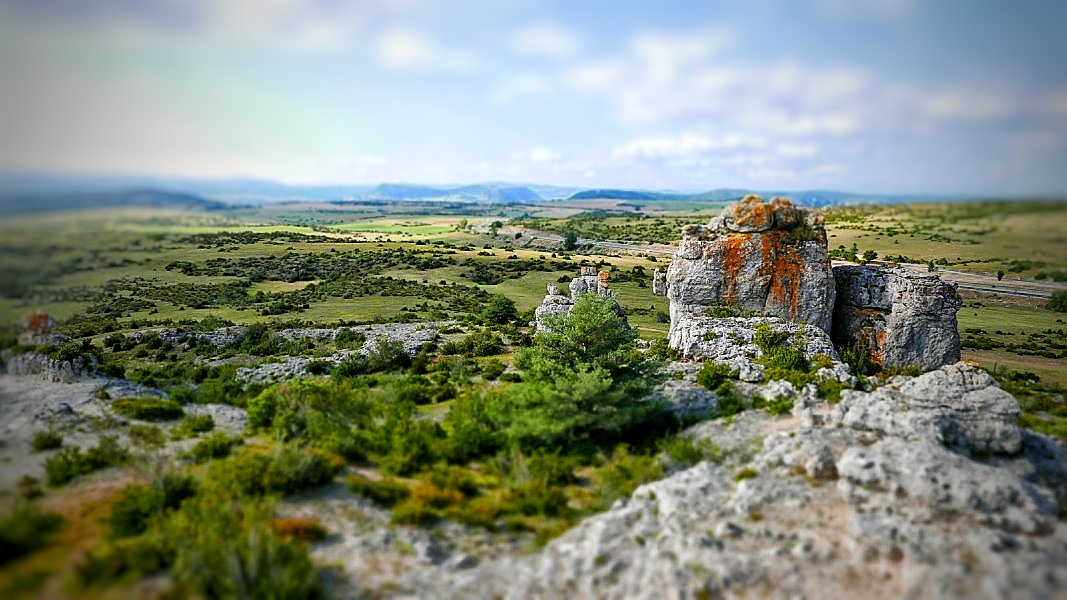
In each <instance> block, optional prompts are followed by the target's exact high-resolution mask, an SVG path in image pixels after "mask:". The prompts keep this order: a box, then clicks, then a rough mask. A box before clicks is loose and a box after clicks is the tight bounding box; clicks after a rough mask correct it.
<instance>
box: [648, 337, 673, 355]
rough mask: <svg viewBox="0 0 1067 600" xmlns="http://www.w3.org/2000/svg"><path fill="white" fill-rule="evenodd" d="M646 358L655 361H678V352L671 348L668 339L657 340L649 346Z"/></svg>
mask: <svg viewBox="0 0 1067 600" xmlns="http://www.w3.org/2000/svg"><path fill="white" fill-rule="evenodd" d="M645 357H646V358H651V359H655V360H678V351H677V350H675V349H674V348H671V347H670V345H669V344H668V343H667V338H656V339H654V340H652V343H651V344H649V345H648V350H647V351H646V352H645Z"/></svg>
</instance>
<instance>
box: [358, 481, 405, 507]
mask: <svg viewBox="0 0 1067 600" xmlns="http://www.w3.org/2000/svg"><path fill="white" fill-rule="evenodd" d="M348 489H349V490H351V491H352V493H353V494H356V495H357V496H363V497H364V498H369V499H371V500H373V501H375V502H377V503H378V504H380V505H382V506H384V507H386V508H392V507H393V506H395V505H396V504H397V503H399V502H402V501H404V500H407V498H408V497H409V496H411V490H410V489H409V488H408V487H407V486H406V485H404V484H402V483H399V482H397V481H396V480H395V479H393V478H391V477H384V478H382V479H378V480H374V479H371V478H369V477H364V476H363V475H352V476H351V477H349V478H348Z"/></svg>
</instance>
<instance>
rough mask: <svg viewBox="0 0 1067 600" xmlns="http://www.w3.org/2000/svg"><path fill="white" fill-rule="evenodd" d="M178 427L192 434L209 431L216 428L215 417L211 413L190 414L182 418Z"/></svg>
mask: <svg viewBox="0 0 1067 600" xmlns="http://www.w3.org/2000/svg"><path fill="white" fill-rule="evenodd" d="M178 429H181V430H182V431H183V432H188V433H190V434H193V435H195V434H198V433H207V432H208V431H211V430H212V429H215V418H214V417H212V416H211V415H207V414H203V415H189V416H187V417H185V418H184V419H182V422H181V424H180V425H178Z"/></svg>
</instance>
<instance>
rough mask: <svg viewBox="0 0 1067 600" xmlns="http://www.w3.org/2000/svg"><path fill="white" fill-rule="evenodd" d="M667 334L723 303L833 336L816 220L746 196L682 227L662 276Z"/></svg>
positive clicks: (780, 202)
mask: <svg viewBox="0 0 1067 600" xmlns="http://www.w3.org/2000/svg"><path fill="white" fill-rule="evenodd" d="M664 287H665V288H666V289H665V293H666V296H667V297H668V298H669V299H670V301H671V303H670V312H671V330H672V332H673V330H674V328H675V327H676V326H677V324H678V323H679V322H681V321H683V320H684V319H685V318H687V317H691V316H704V315H706V314H708V313H709V312H710V311H711V310H712V309H713V308H714V307H715V306H716V305H719V304H722V303H727V304H733V305H736V306H738V307H741V308H745V309H749V310H752V311H755V312H756V313H759V314H762V315H772V316H778V317H782V318H784V319H787V320H790V321H804V322H807V323H810V324H811V325H814V326H815V327H818V328H820V329H822V330H823V331H825V332H829V331H830V319H831V316H832V312H833V305H834V295H835V285H834V279H833V275H832V274H831V271H830V260H829V258H828V256H827V253H826V230H825V227H824V225H823V216H822V214H821V213H818V212H814V211H809V210H807V209H803V208H798V207H795V206H793V205H792V204H791V203H790V202H789V201H788V200H785V199H782V198H775V199H773V200H772V201H770V202H765V201H763V199H761V198H759V197H758V196H749V197H747V198H745V199H744V200H743V201H741V202H739V203H737V204H734V205H731V206H729V207H727V208H726V209H724V210H723V212H722V214H721V215H720V216H718V217H715V218H714V219H712V221H711V223H710V224H709V225H706V226H704V225H687V226H686V227H685V228H684V229H683V230H682V240H681V242H680V243H679V245H678V250H677V251H676V252H675V253H674V258H673V259H672V260H671V264H670V266H669V267H668V268H667V274H666V281H665V283H663V282H661V283H657V284H656V288H657V289H660V290H663V288H664Z"/></svg>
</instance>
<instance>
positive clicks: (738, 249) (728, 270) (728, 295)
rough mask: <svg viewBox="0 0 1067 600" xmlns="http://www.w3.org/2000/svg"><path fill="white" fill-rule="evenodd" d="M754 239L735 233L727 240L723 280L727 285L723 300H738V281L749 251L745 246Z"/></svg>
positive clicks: (723, 261)
mask: <svg viewBox="0 0 1067 600" xmlns="http://www.w3.org/2000/svg"><path fill="white" fill-rule="evenodd" d="M751 238H752V234H749V233H735V234H733V235H731V236H730V237H728V238H726V244H725V248H724V249H723V256H722V280H723V283H724V284H725V291H724V292H723V299H725V300H729V301H735V300H737V280H738V278H739V277H740V276H741V269H742V268H743V267H744V266H745V256H746V255H747V251H746V249H745V246H746V245H747V244H748V241H749V240H750V239H751Z"/></svg>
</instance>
